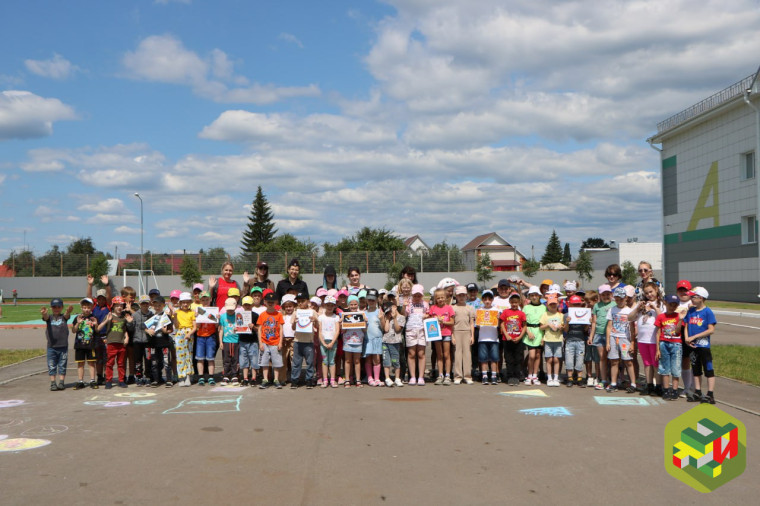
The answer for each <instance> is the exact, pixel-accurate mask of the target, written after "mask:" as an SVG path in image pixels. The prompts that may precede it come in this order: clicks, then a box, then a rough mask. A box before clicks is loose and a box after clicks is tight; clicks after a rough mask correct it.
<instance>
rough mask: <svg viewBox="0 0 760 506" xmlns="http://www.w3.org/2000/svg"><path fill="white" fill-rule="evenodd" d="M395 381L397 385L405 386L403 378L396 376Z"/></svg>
mask: <svg viewBox="0 0 760 506" xmlns="http://www.w3.org/2000/svg"><path fill="white" fill-rule="evenodd" d="M394 383H395V384H396V386H397V387H403V386H404V382H403V381H401V378H396V381H395V382H394Z"/></svg>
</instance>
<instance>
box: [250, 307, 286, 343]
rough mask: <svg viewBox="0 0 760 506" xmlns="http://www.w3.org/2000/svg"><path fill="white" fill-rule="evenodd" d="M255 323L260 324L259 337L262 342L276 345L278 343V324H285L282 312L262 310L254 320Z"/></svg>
mask: <svg viewBox="0 0 760 506" xmlns="http://www.w3.org/2000/svg"><path fill="white" fill-rule="evenodd" d="M256 325H260V326H261V331H260V332H259V337H260V338H261V341H262V342H263V343H264V344H269V345H274V346H277V345H278V344H280V329H281V328H282V327H280V325H285V319H284V318H283V317H282V313H279V312H278V313H270V312H268V311H264V312H263V313H261V314H260V315H259V319H258V320H256Z"/></svg>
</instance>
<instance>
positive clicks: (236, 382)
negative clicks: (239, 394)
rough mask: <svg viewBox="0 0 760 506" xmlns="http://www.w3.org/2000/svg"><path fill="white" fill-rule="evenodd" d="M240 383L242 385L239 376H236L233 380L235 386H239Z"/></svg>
mask: <svg viewBox="0 0 760 506" xmlns="http://www.w3.org/2000/svg"><path fill="white" fill-rule="evenodd" d="M238 383H240V380H239V379H238V378H237V376H235V377H234V378H232V384H233V385H237V384H238Z"/></svg>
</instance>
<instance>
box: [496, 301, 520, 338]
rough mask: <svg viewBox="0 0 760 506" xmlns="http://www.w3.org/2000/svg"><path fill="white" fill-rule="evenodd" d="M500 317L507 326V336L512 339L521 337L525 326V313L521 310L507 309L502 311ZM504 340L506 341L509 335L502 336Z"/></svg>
mask: <svg viewBox="0 0 760 506" xmlns="http://www.w3.org/2000/svg"><path fill="white" fill-rule="evenodd" d="M499 319H500V320H501V321H502V322H504V326H505V327H506V328H507V336H509V339H510V340H511V341H515V340H517V338H518V337H520V333H521V332H522V329H523V327H524V326H525V322H526V319H525V313H523V312H522V311H520V310H519V309H518V310H517V311H513V310H512V309H505V310H504V311H502V312H501V316H500V317H499ZM502 340H504V341H506V340H507V337H506V336H502Z"/></svg>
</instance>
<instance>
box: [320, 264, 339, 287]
mask: <svg viewBox="0 0 760 506" xmlns="http://www.w3.org/2000/svg"><path fill="white" fill-rule="evenodd" d="M322 288H324V289H325V290H333V289H335V290H337V289H338V273H337V272H335V267H333V266H332V265H326V266H325V272H324V274H323V275H322Z"/></svg>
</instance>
